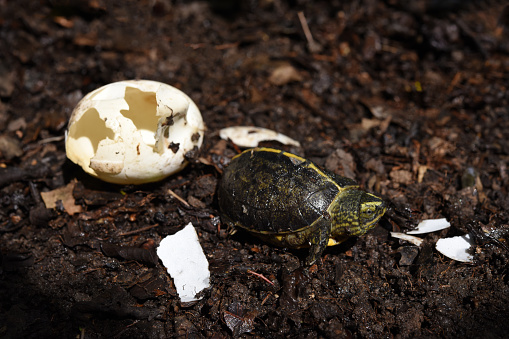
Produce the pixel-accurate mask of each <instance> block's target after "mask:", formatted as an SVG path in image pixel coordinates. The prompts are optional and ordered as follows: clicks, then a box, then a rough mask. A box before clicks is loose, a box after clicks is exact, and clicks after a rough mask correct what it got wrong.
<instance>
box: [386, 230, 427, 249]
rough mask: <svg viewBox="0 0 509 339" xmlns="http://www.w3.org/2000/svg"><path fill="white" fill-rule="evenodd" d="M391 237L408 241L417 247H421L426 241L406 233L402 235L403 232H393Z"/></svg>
mask: <svg viewBox="0 0 509 339" xmlns="http://www.w3.org/2000/svg"><path fill="white" fill-rule="evenodd" d="M391 236H392V237H394V238H398V239H401V240H406V241H408V242H410V243H411V244H414V245H415V246H421V244H422V242H423V241H424V240H423V239H421V238H419V237H414V236H413V235H408V234H406V233H401V232H391Z"/></svg>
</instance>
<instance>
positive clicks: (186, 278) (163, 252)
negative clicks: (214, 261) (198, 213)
mask: <svg viewBox="0 0 509 339" xmlns="http://www.w3.org/2000/svg"><path fill="white" fill-rule="evenodd" d="M157 256H158V257H159V259H161V261H162V262H163V265H164V266H165V267H166V269H167V270H168V273H169V274H170V276H171V277H172V278H173V283H174V284H175V287H176V288H177V293H178V295H179V297H180V300H181V301H182V302H191V301H196V300H199V299H198V298H196V294H197V293H199V292H201V291H202V290H203V289H205V288H208V287H209V286H210V272H209V263H208V261H207V258H206V257H205V254H204V253H203V249H202V248H201V245H200V242H199V241H198V235H197V234H196V230H195V229H194V226H193V224H191V223H189V224H187V226H186V227H184V228H183V229H182V230H180V231H178V232H177V233H175V234H173V235H169V236H167V237H166V238H164V239H163V240H162V241H161V243H160V244H159V247H158V248H157Z"/></svg>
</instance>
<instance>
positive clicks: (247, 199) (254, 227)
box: [218, 148, 357, 234]
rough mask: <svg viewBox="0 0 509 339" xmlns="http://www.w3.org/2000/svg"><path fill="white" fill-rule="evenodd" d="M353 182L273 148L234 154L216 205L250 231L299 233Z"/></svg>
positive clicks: (233, 222) (232, 221) (231, 220)
mask: <svg viewBox="0 0 509 339" xmlns="http://www.w3.org/2000/svg"><path fill="white" fill-rule="evenodd" d="M353 187H357V184H356V183H355V181H353V180H351V179H348V178H344V177H341V176H337V175H335V174H333V173H329V172H327V171H324V170H321V169H319V168H318V167H317V166H316V165H315V164H314V163H312V162H311V161H309V160H306V159H304V158H301V157H299V156H296V155H294V154H291V153H288V152H284V151H281V150H276V149H271V148H256V149H251V150H247V151H244V152H243V153H241V154H239V155H237V156H236V157H234V158H233V160H232V161H231V163H230V165H229V166H228V167H227V168H226V170H225V171H224V173H223V178H222V180H221V183H220V185H219V192H218V194H219V207H220V209H221V211H222V215H223V217H224V219H225V221H226V222H227V223H228V224H230V225H231V226H239V227H243V228H245V229H247V230H249V231H250V232H255V233H263V234H285V233H294V232H300V231H303V230H305V229H306V228H308V227H309V226H311V225H312V224H313V223H314V222H315V221H316V220H318V219H319V218H320V217H325V218H328V213H327V209H328V208H329V206H330V205H331V203H332V202H333V201H334V198H335V197H336V196H337V194H338V193H339V192H340V191H342V190H344V189H349V188H353Z"/></svg>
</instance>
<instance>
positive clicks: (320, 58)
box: [0, 0, 509, 338]
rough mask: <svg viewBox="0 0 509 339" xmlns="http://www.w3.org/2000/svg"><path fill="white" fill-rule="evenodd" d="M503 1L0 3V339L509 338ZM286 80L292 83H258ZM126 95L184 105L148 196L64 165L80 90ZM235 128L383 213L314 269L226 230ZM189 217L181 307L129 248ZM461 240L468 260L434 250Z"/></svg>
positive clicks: (298, 254)
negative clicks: (183, 118) (193, 123)
mask: <svg viewBox="0 0 509 339" xmlns="http://www.w3.org/2000/svg"><path fill="white" fill-rule="evenodd" d="M504 5H505V3H504V2H495V1H488V2H482V1H463V2H461V1H452V0H443V1H435V0H428V1H422V0H417V1H398V0H387V1H376V0H364V1H362V0H361V1H303V0H294V1H283V0H258V1H256V0H254V1H243V2H241V1H239V2H236V1H228V0H224V1H221V0H217V1H212V0H211V1H209V2H197V1H165V0H161V1H157V0H156V1H147V0H143V1H121V2H118V1H103V0H79V1H64V0H55V1H48V0H41V1H28V0H27V1H5V0H4V1H0V13H1V16H0V98H1V102H0V204H1V207H0V239H1V240H0V250H1V274H0V336H2V337H5V338H49V337H51V338H56V337H59V338H76V337H81V338H97V337H113V338H165V337H183V338H184V337H185V338H200V337H214V338H226V337H236V336H240V337H259V338H278V337H295V338H304V337H306V338H314V337H323V338H350V337H353V338H358V337H367V338H381V337H401V338H409V337H420V338H423V337H429V338H432V337H433V338H435V337H448V338H452V337H456V338H457V337H462V338H474V337H484V338H503V337H507V333H508V332H509V321H508V319H509V269H508V267H509V250H508V247H509V244H508V242H507V239H508V237H509V212H508V207H509V192H508V189H509V172H508V164H509V102H508V91H509V89H508V85H509V57H508V55H509V44H508V41H509V40H508V37H509V36H508V33H507V31H504V30H503V27H504V24H507V22H506V21H507V20H508V17H509V15H507V12H508V9H506V11H505V15H502V16H501V13H503V8H504ZM299 12H302V14H301V16H300V18H301V19H303V20H304V21H306V22H307V24H308V26H309V31H310V33H311V34H312V37H313V39H314V40H313V41H314V43H312V42H311V40H310V38H309V36H306V34H305V33H304V30H303V24H302V21H301V20H300V19H299V14H298V13H299ZM499 19H501V20H500V22H499V26H497V22H498V21H499ZM282 66H286V69H287V70H288V69H291V68H288V66H292V67H293V69H294V70H295V71H296V73H295V72H294V73H291V74H290V75H291V76H290V77H289V78H285V77H277V76H275V75H274V71H275V70H276V69H278V70H281V69H282V68H281V67H282ZM135 78H138V79H151V80H157V81H162V82H165V83H168V84H171V85H173V86H175V87H178V88H180V89H182V90H183V91H184V92H186V93H187V94H188V95H189V96H190V97H191V98H192V99H193V100H194V101H195V102H196V104H197V105H198V107H200V109H201V112H202V114H203V118H204V120H205V123H206V125H207V132H206V135H205V142H204V145H203V147H202V149H201V151H200V154H196V155H195V157H194V158H193V159H191V161H190V164H189V166H188V167H187V168H186V169H185V170H184V171H182V172H180V173H178V174H176V175H173V176H171V177H169V178H168V179H166V180H164V181H162V182H159V183H155V184H150V185H142V186H136V187H134V186H116V185H110V184H105V183H103V182H100V181H99V180H96V179H93V178H91V177H89V176H88V175H86V174H84V173H83V171H82V170H81V168H79V167H78V166H76V165H74V164H73V163H71V162H70V161H68V160H66V155H65V147H64V140H63V135H64V131H65V129H66V123H67V120H68V118H69V116H70V114H71V111H72V109H73V107H74V106H75V104H76V103H77V102H78V100H79V99H81V98H82V96H83V95H85V94H86V93H88V92H90V91H91V90H93V89H95V88H98V87H100V86H102V85H104V84H107V83H111V82H114V81H118V80H124V79H135ZM235 125H254V126H260V127H266V128H270V129H273V130H277V131H278V132H281V133H284V134H286V135H288V136H290V137H292V138H294V139H297V140H298V141H300V143H301V145H302V148H295V147H293V148H289V147H286V146H284V145H276V144H274V143H268V144H269V145H272V146H277V147H280V148H283V149H286V150H289V151H293V152H295V153H298V154H300V155H302V156H305V157H307V158H309V159H311V160H313V161H315V162H316V163H317V164H319V165H320V166H323V167H325V168H327V169H329V170H332V171H334V172H336V173H338V174H343V175H348V176H350V177H353V178H354V179H355V180H357V181H358V182H359V183H360V184H361V186H362V187H364V188H365V189H366V190H368V191H374V192H377V193H379V194H380V195H381V196H383V197H384V199H386V200H387V202H388V203H389V204H390V205H391V210H390V211H388V212H387V213H386V215H385V216H384V218H382V221H381V222H380V225H379V226H378V227H376V228H375V229H373V230H372V231H371V232H369V233H368V234H367V235H365V236H363V237H360V238H356V239H350V240H349V241H347V242H346V243H343V244H341V245H339V246H335V247H332V248H328V249H327V250H326V252H325V254H324V255H323V256H322V259H321V260H320V261H319V262H318V263H317V264H315V265H313V266H311V267H310V268H306V267H304V266H303V260H304V259H305V257H306V254H307V253H306V251H305V250H302V251H301V250H288V249H283V248H275V247H272V246H269V245H267V244H264V243H262V242H260V241H258V240H257V239H255V238H253V237H251V236H250V235H249V234H246V233H245V232H237V234H235V235H229V234H228V233H227V230H226V226H225V225H224V224H221V223H220V218H219V213H218V208H217V200H216V193H215V188H216V186H217V182H218V180H219V179H220V178H221V171H222V169H223V168H224V167H225V166H227V164H228V162H229V159H231V157H232V156H233V155H235V154H236V153H237V152H238V151H239V149H238V148H237V147H236V146H235V145H233V144H232V143H231V142H226V141H222V140H220V138H219V136H218V131H219V130H220V129H221V128H224V127H229V126H235ZM68 184H71V186H69V187H70V188H72V192H73V194H72V197H73V198H74V199H75V204H76V205H78V206H79V207H81V209H82V211H81V212H77V213H74V214H72V215H70V213H69V210H67V209H66V208H65V207H64V206H63V204H57V207H56V208H52V209H47V208H46V207H45V205H44V204H43V202H42V200H41V196H40V193H41V192H47V191H52V190H54V189H57V188H61V187H64V186H66V185H68ZM169 190H172V191H173V192H174V193H176V194H177V195H179V196H180V197H181V198H182V199H184V200H185V201H186V202H187V203H188V204H189V206H187V205H186V204H184V203H182V202H181V201H179V200H177V199H176V198H175V197H174V196H173V195H171V194H169ZM440 217H445V218H447V219H448V220H449V221H450V222H451V224H452V226H451V228H449V229H447V230H443V231H440V232H435V233H432V234H428V235H424V236H422V237H423V238H424V242H423V244H422V245H421V246H414V245H411V244H409V243H407V242H404V241H401V240H398V239H396V238H392V237H391V235H390V231H405V230H408V229H410V228H413V227H415V225H416V224H417V223H418V222H419V221H421V220H423V219H428V218H440ZM189 222H192V223H193V224H194V226H195V227H196V229H197V231H198V234H199V238H200V242H201V244H202V246H203V249H204V251H205V253H206V255H207V258H208V260H209V263H210V269H211V288H210V289H208V290H206V291H205V292H204V294H203V299H201V300H200V301H198V302H196V303H195V304H193V305H182V304H181V303H180V299H179V298H178V295H177V293H176V290H175V288H174V286H173V283H172V281H171V279H170V277H169V276H168V274H167V272H166V270H165V268H164V267H163V266H162V264H161V263H160V262H157V258H154V257H153V256H151V255H148V256H147V255H144V253H142V251H141V252H140V251H139V249H140V248H143V249H145V250H147V251H149V252H150V253H153V252H151V251H153V249H154V248H155V247H156V246H157V245H158V244H159V242H160V240H161V239H162V238H163V237H165V236H167V235H169V234H173V233H175V232H176V231H178V230H179V229H180V228H182V227H183V226H185V225H186V224H187V223H189ZM466 233H470V234H471V235H472V237H473V239H474V240H475V243H476V246H475V248H474V249H473V251H474V262H473V263H471V264H468V263H461V262H456V261H453V260H451V259H449V258H447V257H444V256H443V255H442V254H440V253H439V252H437V251H436V249H435V243H436V241H437V240H438V239H439V238H441V237H450V236H455V235H462V234H466ZM101 245H102V246H101ZM140 253H141V254H140ZM145 254H146V253H145ZM254 273H256V274H259V275H262V276H263V277H265V278H267V279H268V280H269V281H271V282H272V284H271V283H269V282H267V281H266V280H264V279H262V276H259V275H256V274H254Z"/></svg>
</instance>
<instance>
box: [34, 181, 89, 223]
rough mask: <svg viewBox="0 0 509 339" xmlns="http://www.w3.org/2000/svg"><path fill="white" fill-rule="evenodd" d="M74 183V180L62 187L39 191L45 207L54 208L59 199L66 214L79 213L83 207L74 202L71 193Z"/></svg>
mask: <svg viewBox="0 0 509 339" xmlns="http://www.w3.org/2000/svg"><path fill="white" fill-rule="evenodd" d="M75 185H76V181H71V182H70V183H68V184H67V185H66V186H64V187H60V188H57V189H55V190H53V191H49V192H41V197H42V200H43V201H44V205H46V208H56V206H57V202H58V201H59V200H60V201H62V205H63V206H64V208H65V211H66V212H67V214H69V215H73V214H74V213H80V212H81V211H82V210H83V209H82V208H81V206H80V205H76V204H75V200H74V196H73V195H72V192H73V190H74V186H75Z"/></svg>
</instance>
